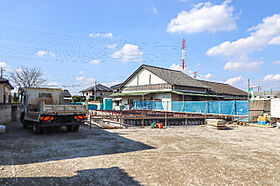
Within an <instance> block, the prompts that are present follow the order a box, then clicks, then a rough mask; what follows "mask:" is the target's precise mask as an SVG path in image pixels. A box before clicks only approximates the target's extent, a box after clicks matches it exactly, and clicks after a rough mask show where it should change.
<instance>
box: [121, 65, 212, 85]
mask: <svg viewBox="0 0 280 186" xmlns="http://www.w3.org/2000/svg"><path fill="white" fill-rule="evenodd" d="M142 68H145V69H147V70H148V71H150V72H152V73H153V74H155V75H157V76H158V77H160V78H161V79H163V80H164V81H166V82H167V83H169V84H171V85H179V86H189V87H199V88H209V87H208V86H206V85H204V84H202V83H200V82H199V81H196V79H193V78H192V77H191V76H188V75H187V74H185V73H184V72H181V71H178V70H171V69H166V68H160V67H155V66H150V65H144V64H143V65H141V66H140V67H139V68H138V69H137V70H136V71H135V72H134V73H133V74H132V75H131V76H130V77H129V78H128V79H127V80H126V81H125V82H124V83H123V84H122V86H123V85H124V84H126V83H127V82H128V81H129V80H130V79H131V78H132V77H133V76H134V75H135V74H136V73H138V72H139V71H140V70H141V69H142Z"/></svg>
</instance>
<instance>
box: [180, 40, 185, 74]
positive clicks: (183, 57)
mask: <svg viewBox="0 0 280 186" xmlns="http://www.w3.org/2000/svg"><path fill="white" fill-rule="evenodd" d="M185 41H186V40H185V39H183V41H182V57H181V60H182V69H183V71H185V58H186V51H185Z"/></svg>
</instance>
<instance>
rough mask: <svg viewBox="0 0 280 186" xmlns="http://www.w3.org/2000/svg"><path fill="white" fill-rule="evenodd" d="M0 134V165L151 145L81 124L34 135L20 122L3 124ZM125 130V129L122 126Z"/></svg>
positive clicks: (96, 153) (105, 152)
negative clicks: (70, 130)
mask: <svg viewBox="0 0 280 186" xmlns="http://www.w3.org/2000/svg"><path fill="white" fill-rule="evenodd" d="M7 129H8V132H7V133H6V134H2V135H0V149H1V150H0V165H20V164H29V163H37V162H46V161H53V160H64V159H71V158H79V157H90V156H99V155H108V154H116V153H127V152H133V151H141V150H148V149H154V147H152V146H149V145H146V144H143V143H140V142H137V141H133V140H130V139H127V138H125V137H122V136H120V135H119V134H117V133H114V130H110V132H108V131H106V130H102V129H91V130H90V129H88V128H82V129H81V130H80V131H79V132H78V133H67V132H66V130H65V129H64V128H60V129H52V130H50V131H47V133H46V134H43V135H35V134H33V133H32V131H31V130H29V129H23V128H22V126H21V125H20V123H13V124H11V125H9V126H8V127H7ZM124 130H125V129H124Z"/></svg>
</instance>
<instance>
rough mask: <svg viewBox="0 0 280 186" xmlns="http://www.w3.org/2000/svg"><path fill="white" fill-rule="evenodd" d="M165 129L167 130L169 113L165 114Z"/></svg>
mask: <svg viewBox="0 0 280 186" xmlns="http://www.w3.org/2000/svg"><path fill="white" fill-rule="evenodd" d="M165 128H167V113H165Z"/></svg>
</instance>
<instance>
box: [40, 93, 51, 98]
mask: <svg viewBox="0 0 280 186" xmlns="http://www.w3.org/2000/svg"><path fill="white" fill-rule="evenodd" d="M51 97H52V95H51V93H39V98H51Z"/></svg>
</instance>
